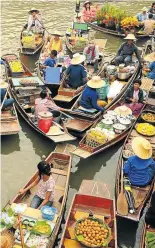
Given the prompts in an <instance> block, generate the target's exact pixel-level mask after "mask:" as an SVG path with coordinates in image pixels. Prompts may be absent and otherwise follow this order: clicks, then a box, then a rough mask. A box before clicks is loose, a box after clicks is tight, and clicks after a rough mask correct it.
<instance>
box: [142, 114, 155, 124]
mask: <svg viewBox="0 0 155 248" xmlns="http://www.w3.org/2000/svg"><path fill="white" fill-rule="evenodd" d="M141 118H142V119H143V120H144V121H146V122H147V121H148V122H155V114H153V113H143V114H142V115H141Z"/></svg>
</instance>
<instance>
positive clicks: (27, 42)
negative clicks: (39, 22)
mask: <svg viewBox="0 0 155 248" xmlns="http://www.w3.org/2000/svg"><path fill="white" fill-rule="evenodd" d="M22 43H23V47H25V48H33V47H34V46H35V37H34V35H33V36H23V37H22Z"/></svg>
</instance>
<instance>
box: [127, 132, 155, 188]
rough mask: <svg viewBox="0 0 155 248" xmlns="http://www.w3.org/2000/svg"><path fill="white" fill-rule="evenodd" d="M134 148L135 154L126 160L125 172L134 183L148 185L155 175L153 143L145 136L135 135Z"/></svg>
mask: <svg viewBox="0 0 155 248" xmlns="http://www.w3.org/2000/svg"><path fill="white" fill-rule="evenodd" d="M132 149H133V152H134V153H135V155H134V156H131V157H129V158H128V160H127V161H126V162H125V164H124V168H123V172H124V174H125V175H126V176H127V177H128V178H129V180H130V182H131V184H132V185H135V186H138V187H139V186H147V185H148V184H149V183H151V181H152V179H153V177H154V176H155V161H154V160H153V158H152V147H151V144H150V142H149V141H148V140H146V139H145V138H143V137H135V138H134V139H133V140H132Z"/></svg>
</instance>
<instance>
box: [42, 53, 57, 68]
mask: <svg viewBox="0 0 155 248" xmlns="http://www.w3.org/2000/svg"><path fill="white" fill-rule="evenodd" d="M56 57H57V51H56V50H52V51H51V53H50V56H49V57H48V58H47V59H45V61H44V63H43V64H42V65H40V67H41V68H42V69H44V68H47V67H55V66H56Z"/></svg>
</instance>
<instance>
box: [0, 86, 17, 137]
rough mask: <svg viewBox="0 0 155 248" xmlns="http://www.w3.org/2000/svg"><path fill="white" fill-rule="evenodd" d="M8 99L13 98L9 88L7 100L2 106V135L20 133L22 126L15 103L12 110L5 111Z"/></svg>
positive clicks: (0, 132)
mask: <svg viewBox="0 0 155 248" xmlns="http://www.w3.org/2000/svg"><path fill="white" fill-rule="evenodd" d="M7 98H11V95H10V93H9V87H8V88H7V91H6V95H5V98H4V100H3V102H2V105H1V107H0V108H1V128H0V135H13V134H17V133H19V132H20V124H19V120H18V115H17V112H16V108H15V105H14V103H13V105H12V107H11V108H10V109H5V110H3V109H2V108H3V103H4V101H5V100H6V99H7Z"/></svg>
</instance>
